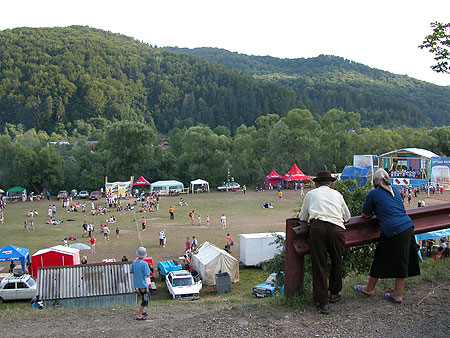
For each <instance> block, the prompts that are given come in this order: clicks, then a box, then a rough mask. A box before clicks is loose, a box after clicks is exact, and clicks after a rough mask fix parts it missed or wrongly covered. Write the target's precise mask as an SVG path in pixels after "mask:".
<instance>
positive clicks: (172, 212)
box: [169, 206, 175, 220]
mask: <svg viewBox="0 0 450 338" xmlns="http://www.w3.org/2000/svg"><path fill="white" fill-rule="evenodd" d="M174 211H175V209H174V208H173V207H172V206H170V207H169V215H170V219H171V220H174V219H175V215H174Z"/></svg>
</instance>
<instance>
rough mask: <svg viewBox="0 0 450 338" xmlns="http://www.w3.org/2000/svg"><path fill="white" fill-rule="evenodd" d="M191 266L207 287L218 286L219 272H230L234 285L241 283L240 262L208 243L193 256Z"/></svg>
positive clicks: (201, 246)
mask: <svg viewBox="0 0 450 338" xmlns="http://www.w3.org/2000/svg"><path fill="white" fill-rule="evenodd" d="M191 265H192V267H193V268H194V269H195V270H197V272H198V273H199V274H200V277H201V279H202V281H203V283H204V284H205V285H216V274H217V273H219V272H228V274H229V275H230V280H231V282H232V283H234V282H239V261H238V260H237V259H236V258H234V257H233V256H231V255H230V254H229V253H228V252H226V251H225V250H222V249H219V248H218V247H216V246H215V245H212V244H210V243H208V242H204V243H203V244H202V245H200V247H199V248H198V249H197V250H196V252H195V253H194V254H193V255H192V258H191Z"/></svg>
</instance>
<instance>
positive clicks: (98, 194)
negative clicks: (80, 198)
mask: <svg viewBox="0 0 450 338" xmlns="http://www.w3.org/2000/svg"><path fill="white" fill-rule="evenodd" d="M100 198H102V193H101V192H100V191H93V192H91V194H90V195H89V199H90V200H98V199H100Z"/></svg>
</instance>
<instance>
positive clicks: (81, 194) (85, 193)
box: [78, 190, 89, 198]
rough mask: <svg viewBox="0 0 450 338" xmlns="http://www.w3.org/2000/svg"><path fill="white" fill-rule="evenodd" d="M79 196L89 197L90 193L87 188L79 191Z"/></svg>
mask: <svg viewBox="0 0 450 338" xmlns="http://www.w3.org/2000/svg"><path fill="white" fill-rule="evenodd" d="M78 198H89V193H88V192H87V191H86V190H81V191H80V192H79V193H78Z"/></svg>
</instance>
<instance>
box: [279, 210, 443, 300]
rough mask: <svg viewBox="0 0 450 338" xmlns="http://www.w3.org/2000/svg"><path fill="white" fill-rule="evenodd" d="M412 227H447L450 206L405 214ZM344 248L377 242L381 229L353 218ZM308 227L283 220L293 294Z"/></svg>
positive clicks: (419, 229)
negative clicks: (284, 222) (412, 224)
mask: <svg viewBox="0 0 450 338" xmlns="http://www.w3.org/2000/svg"><path fill="white" fill-rule="evenodd" d="M407 214H408V215H409V217H411V220H412V221H413V223H414V232H415V233H416V234H421V233H424V232H429V231H436V230H441V229H446V228H449V227H450V203H445V204H439V205H433V206H429V207H423V208H416V209H409V210H407ZM345 227H346V231H345V246H346V247H353V246H357V245H363V244H369V243H374V242H377V241H378V238H379V237H380V227H379V226H378V221H377V219H376V218H370V219H367V218H363V217H361V216H356V217H352V218H351V219H350V221H349V222H348V223H346V224H345ZM308 236H309V227H308V225H307V224H306V222H300V221H299V220H298V219H296V218H291V219H287V220H286V256H285V263H284V265H285V267H284V273H285V276H284V290H285V292H286V293H294V292H296V291H297V290H299V289H300V288H302V287H303V279H304V257H305V255H306V254H308V253H309V244H308Z"/></svg>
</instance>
